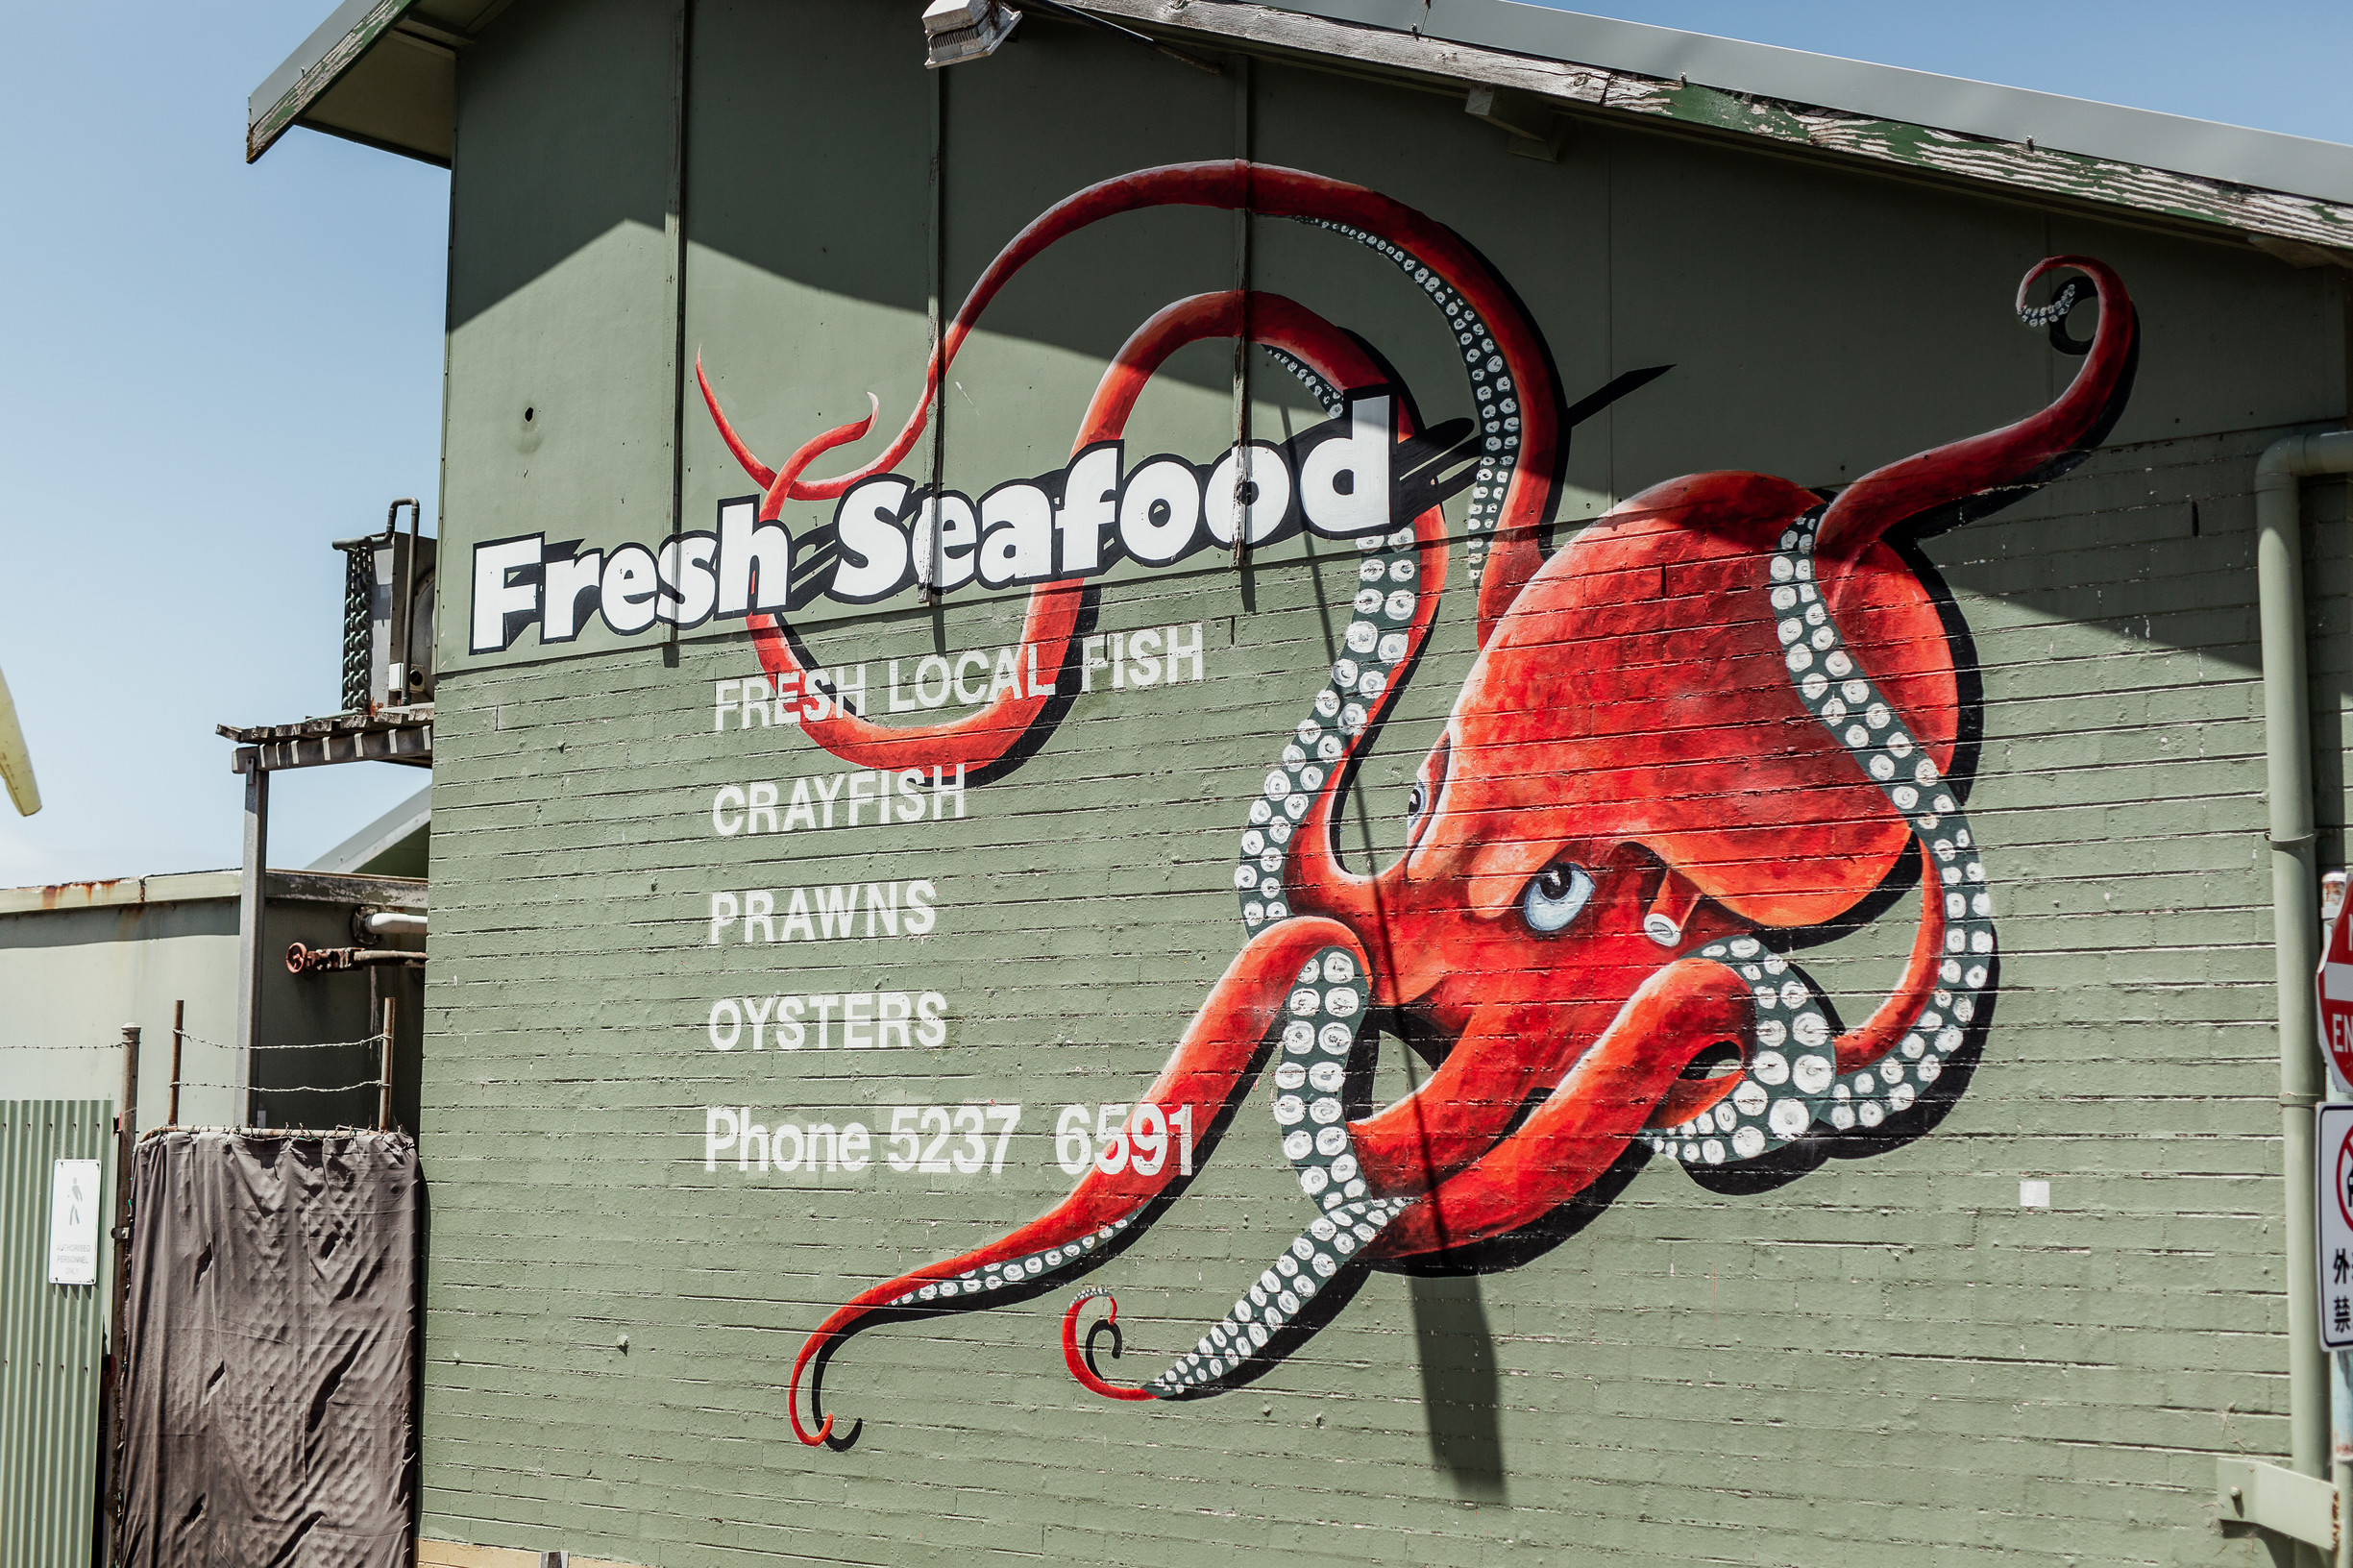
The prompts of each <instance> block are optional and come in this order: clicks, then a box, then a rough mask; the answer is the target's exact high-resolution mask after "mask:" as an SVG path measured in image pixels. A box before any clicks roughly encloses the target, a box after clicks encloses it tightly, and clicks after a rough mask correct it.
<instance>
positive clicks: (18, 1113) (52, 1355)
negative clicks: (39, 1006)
mask: <svg viewBox="0 0 2353 1568" xmlns="http://www.w3.org/2000/svg"><path fill="white" fill-rule="evenodd" d="M113 1115H114V1107H113V1106H112V1105H111V1104H110V1102H108V1101H105V1100H4V1101H0V1562H5V1563H8V1564H10V1565H11V1568H86V1565H87V1563H88V1562H89V1560H90V1530H91V1525H92V1522H93V1519H94V1517H95V1512H96V1507H95V1505H96V1488H97V1475H98V1382H99V1364H100V1358H101V1357H102V1356H103V1355H104V1354H105V1349H106V1339H105V1334H106V1320H107V1311H106V1308H107V1292H106V1287H105V1286H104V1285H51V1284H50V1283H49V1269H48V1258H49V1227H50V1183H51V1173H52V1170H53V1168H54V1167H55V1165H56V1163H57V1162H58V1161H60V1160H96V1161H99V1162H100V1165H99V1169H100V1173H101V1175H100V1188H101V1190H100V1191H98V1192H97V1193H94V1194H92V1197H93V1199H94V1201H95V1202H96V1203H97V1204H98V1206H99V1213H100V1214H101V1215H102V1216H109V1217H102V1218H101V1220H100V1221H99V1223H100V1226H101V1228H102V1229H103V1227H104V1226H105V1225H107V1224H108V1223H110V1216H111V1214H112V1213H113V1211H112V1208H111V1204H112V1201H113V1191H112V1188H113V1186H114V1183H113V1179H112V1177H111V1176H110V1175H108V1174H106V1172H107V1171H108V1169H109V1167H110V1166H111V1165H112V1164H113V1163H114V1162H113V1159H112V1145H111V1143H110V1139H109V1137H108V1129H109V1124H110V1122H111V1121H112V1119H113ZM99 1251H100V1266H99V1268H98V1270H97V1277H98V1279H99V1280H101V1281H105V1280H108V1279H110V1278H111V1277H112V1276H111V1272H110V1270H109V1269H108V1268H107V1267H106V1266H105V1262H106V1258H107V1256H108V1248H107V1247H106V1246H105V1245H104V1244H103V1242H102V1244H101V1246H100V1249H99Z"/></svg>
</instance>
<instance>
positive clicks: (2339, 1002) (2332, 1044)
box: [2317, 898, 2353, 1093]
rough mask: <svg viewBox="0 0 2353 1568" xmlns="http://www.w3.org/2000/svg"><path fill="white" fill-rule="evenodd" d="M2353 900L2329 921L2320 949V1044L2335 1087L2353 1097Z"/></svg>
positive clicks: (2345, 904) (2343, 905) (2346, 903)
mask: <svg viewBox="0 0 2353 1568" xmlns="http://www.w3.org/2000/svg"><path fill="white" fill-rule="evenodd" d="M2348 943H2353V898H2348V899H2346V900H2345V902H2344V903H2343V904H2342V905H2341V906H2340V907H2339V909H2338V911H2337V918H2336V919H2333V920H2331V921H2329V925H2328V941H2327V942H2326V943H2323V944H2322V946H2321V948H2320V973H2319V975H2318V977H2317V979H2318V984H2319V988H2320V1041H2321V1043H2322V1044H2324V1045H2326V1046H2327V1047H2328V1065H2329V1071H2331V1072H2333V1073H2335V1074H2336V1075H2337V1087H2338V1088H2339V1089H2341V1090H2345V1091H2346V1092H2347V1093H2353V945H2349V944H2348Z"/></svg>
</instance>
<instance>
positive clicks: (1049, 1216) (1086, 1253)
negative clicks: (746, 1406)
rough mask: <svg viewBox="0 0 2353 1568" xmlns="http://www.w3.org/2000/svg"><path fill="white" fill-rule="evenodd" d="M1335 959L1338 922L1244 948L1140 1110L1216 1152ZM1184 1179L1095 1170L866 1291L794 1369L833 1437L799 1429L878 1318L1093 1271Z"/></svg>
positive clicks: (813, 1438)
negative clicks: (1302, 990)
mask: <svg viewBox="0 0 2353 1568" xmlns="http://www.w3.org/2000/svg"><path fill="white" fill-rule="evenodd" d="M1328 950H1339V951H1347V952H1355V953H1358V954H1361V952H1362V949H1361V947H1360V946H1359V945H1358V944H1357V943H1356V939H1355V938H1354V937H1353V936H1352V935H1350V934H1349V933H1348V932H1347V931H1346V930H1345V929H1343V928H1342V927H1340V926H1338V925H1336V924H1335V923H1334V922H1332V921H1330V920H1320V919H1299V920H1289V921H1286V922H1285V923H1284V924H1282V925H1281V926H1278V927H1276V928H1274V929H1272V930H1269V931H1267V932H1265V933H1263V934H1262V935H1261V936H1259V937H1258V938H1256V939H1254V940H1253V941H1251V942H1250V943H1247V944H1246V945H1244V946H1243V948H1242V950H1241V951H1240V952H1239V953H1238V954H1236V955H1235V958H1234V962H1233V963H1232V964H1230V965H1228V966H1227V967H1226V971H1225V973H1224V974H1223V975H1221V976H1219V977H1218V980H1217V983H1216V985H1215V986H1213V987H1212V988H1211V991H1210V994H1209V997H1208V999H1207V1000H1206V1001H1204V1002H1203V1003H1202V1005H1201V1011H1200V1012H1199V1013H1197V1014H1195V1015H1194V1016H1193V1020H1192V1022H1191V1024H1190V1025H1189V1026H1188V1027H1187V1029H1186V1031H1185V1036H1184V1038H1183V1040H1181V1041H1179V1042H1178V1044H1177V1047H1176V1050H1175V1051H1174V1052H1173V1053H1172V1054H1171V1055H1170V1056H1169V1058H1168V1063H1167V1066H1164V1067H1163V1068H1162V1069H1161V1073H1160V1076H1159V1077H1158V1078H1157V1079H1156V1080H1155V1081H1154V1082H1153V1085H1152V1087H1151V1088H1150V1089H1149V1090H1146V1091H1145V1092H1144V1095H1143V1096H1142V1099H1141V1101H1140V1103H1142V1104H1152V1105H1158V1106H1160V1107H1162V1108H1163V1114H1164V1115H1166V1116H1169V1117H1171V1118H1173V1117H1174V1115H1176V1114H1177V1113H1179V1112H1180V1111H1183V1110H1185V1109H1188V1108H1189V1109H1190V1110H1191V1111H1192V1112H1193V1125H1194V1126H1195V1127H1196V1128H1197V1129H1200V1130H1201V1135H1200V1136H1199V1137H1198V1139H1197V1142H1196V1145H1195V1153H1196V1158H1198V1157H1199V1156H1200V1155H1201V1154H1203V1153H1206V1152H1207V1151H1208V1150H1209V1149H1210V1148H1212V1147H1213V1145H1214V1140H1215V1135H1216V1132H1217V1127H1218V1120H1219V1117H1220V1115H1222V1113H1223V1112H1224V1110H1225V1108H1226V1107H1227V1106H1229V1105H1230V1104H1232V1103H1233V1102H1234V1101H1235V1100H1236V1099H1238V1098H1239V1097H1240V1096H1241V1095H1242V1094H1245V1093H1247V1092H1248V1091H1249V1088H1250V1085H1251V1084H1252V1083H1253V1082H1255V1081H1256V1080H1257V1077H1258V1073H1259V1069H1260V1067H1261V1066H1262V1063H1263V1061H1264V1059H1265V1056H1266V1051H1267V1042H1268V1038H1269V1035H1270V1033H1271V1032H1272V1031H1273V1029H1274V1027H1275V1025H1276V1023H1277V1022H1278V1021H1279V1019H1280V1018H1281V1017H1282V1016H1283V1014H1284V1010H1285V1008H1286V1006H1287V1002H1288V999H1289V997H1290V996H1291V994H1292V992H1293V990H1294V987H1295V982H1296V978H1297V975H1298V971H1299V968H1300V966H1301V964H1302V963H1303V962H1305V961H1306V960H1307V959H1309V958H1311V957H1313V956H1316V955H1320V954H1321V953H1323V952H1325V951H1328ZM1359 961H1361V960H1359ZM1187 1180H1188V1178H1187V1177H1185V1176H1184V1175H1182V1174H1181V1173H1180V1171H1179V1168H1178V1164H1177V1162H1176V1161H1174V1160H1164V1161H1163V1162H1162V1163H1161V1164H1160V1166H1159V1167H1158V1168H1157V1169H1155V1170H1151V1171H1140V1170H1138V1169H1137V1168H1136V1164H1135V1163H1134V1162H1133V1161H1131V1162H1129V1163H1128V1164H1124V1165H1122V1166H1121V1167H1120V1168H1119V1169H1118V1170H1117V1171H1115V1172H1106V1171H1104V1170H1103V1169H1102V1167H1101V1166H1099V1165H1098V1166H1095V1167H1093V1168H1091V1169H1090V1170H1089V1171H1088V1172H1087V1174H1086V1175H1085V1176H1083V1177H1081V1178H1080V1180H1079V1184H1078V1186H1077V1187H1076V1188H1073V1189H1072V1190H1071V1192H1070V1195H1069V1196H1068V1197H1066V1198H1065V1199H1063V1201H1062V1202H1060V1203H1059V1204H1056V1205H1055V1206H1054V1207H1053V1208H1052V1209H1050V1210H1048V1211H1047V1212H1046V1213H1042V1214H1041V1215H1039V1216H1038V1217H1037V1218H1036V1219H1034V1220H1032V1221H1030V1222H1029V1223H1028V1224H1027V1225H1024V1226H1022V1227H1020V1228H1019V1229H1018V1230H1016V1231H1013V1232H1011V1233H1010V1234H1008V1235H1006V1236H1002V1237H998V1238H997V1239H995V1240H993V1241H992V1242H990V1243H988V1244H987V1245H986V1246H982V1247H977V1248H975V1249H973V1250H972V1251H970V1252H968V1253H965V1254H963V1255H961V1256H959V1257H955V1258H949V1259H945V1260H943V1261H942V1262H935V1263H927V1264H925V1265H924V1266H922V1267H920V1268H918V1269H914V1270H911V1271H909V1272H908V1273H905V1274H902V1275H900V1276H899V1277H897V1278H896V1279H893V1280H888V1281H885V1282H884V1283H882V1284H880V1285H876V1286H873V1287H871V1288H870V1289H868V1290H864V1291H861V1292H860V1293H859V1294H858V1295H856V1296H854V1297H852V1298H851V1299H850V1300H849V1301H847V1302H846V1303H844V1304H843V1305H842V1306H841V1307H840V1308H838V1309H836V1310H835V1311H834V1312H833V1313H832V1314H831V1315H829V1316H828V1317H827V1318H826V1319H825V1320H824V1321H823V1322H822V1323H821V1324H820V1325H818V1327H817V1330H816V1331H815V1332H814V1333H813V1334H811V1335H809V1337H808V1339H807V1341H806V1342H804V1343H803V1344H802V1346H801V1349H800V1354H799V1356H798V1358H797V1359H796V1360H795V1361H794V1363H793V1380H792V1385H791V1389H790V1397H791V1401H792V1408H793V1411H794V1416H793V1430H794V1432H795V1433H796V1434H797V1435H798V1436H799V1437H800V1439H801V1441H802V1442H804V1443H808V1444H811V1445H812V1446H814V1445H815V1444H818V1443H821V1442H822V1441H824V1439H825V1428H824V1426H823V1425H820V1427H819V1428H818V1429H817V1431H816V1432H814V1433H812V1432H811V1431H810V1430H809V1429H808V1428H806V1427H804V1426H803V1425H802V1424H801V1421H800V1416H799V1408H800V1406H799V1388H800V1380H801V1375H802V1372H803V1369H804V1368H805V1367H807V1366H808V1364H809V1363H810V1361H811V1360H812V1359H814V1358H816V1357H818V1356H819V1355H821V1353H825V1352H828V1351H829V1349H830V1347H832V1346H833V1345H834V1344H835V1343H837V1342H838V1341H840V1340H842V1339H846V1338H847V1337H848V1336H849V1335H852V1334H855V1333H857V1332H858V1331H859V1330H860V1329H862V1328H865V1327H867V1326H868V1325H869V1324H870V1323H871V1322H872V1321H873V1320H874V1318H875V1317H876V1316H877V1315H878V1314H880V1313H882V1312H885V1311H895V1312H899V1313H908V1312H924V1311H972V1310H974V1309H978V1308H986V1307H993V1306H996V1305H998V1304H999V1303H1001V1302H1004V1301H1008V1300H1013V1299H1016V1298H1017V1296H1028V1295H1032V1294H1035V1293H1036V1292H1037V1290H1039V1289H1041V1288H1044V1287H1047V1286H1052V1285H1054V1284H1056V1283H1059V1282H1061V1281H1066V1280H1068V1279H1071V1278H1074V1277H1076V1276H1078V1275H1081V1274H1084V1273H1086V1272H1088V1271H1090V1270H1091V1269H1092V1268H1094V1267H1095V1266H1096V1265H1097V1264H1099V1263H1101V1262H1103V1261H1104V1259H1106V1258H1108V1257H1110V1256H1111V1255H1112V1254H1113V1253H1115V1252H1116V1251H1117V1250H1118V1248H1119V1245H1120V1244H1121V1243H1122V1241H1123V1239H1124V1238H1126V1237H1127V1236H1128V1234H1129V1232H1130V1230H1131V1228H1132V1227H1134V1226H1135V1225H1137V1224H1138V1223H1139V1221H1140V1217H1141V1216H1142V1215H1143V1213H1144V1212H1145V1210H1146V1209H1147V1208H1149V1207H1150V1206H1151V1205H1152V1204H1153V1203H1155V1202H1156V1201H1159V1200H1161V1199H1164V1198H1167V1197H1173V1196H1174V1195H1175V1194H1176V1193H1177V1192H1178V1191H1180V1190H1182V1188H1183V1187H1184V1185H1185V1183H1186V1181H1187ZM831 1419H832V1418H831V1417H830V1416H827V1417H826V1418H825V1420H826V1421H828V1422H830V1420H831Z"/></svg>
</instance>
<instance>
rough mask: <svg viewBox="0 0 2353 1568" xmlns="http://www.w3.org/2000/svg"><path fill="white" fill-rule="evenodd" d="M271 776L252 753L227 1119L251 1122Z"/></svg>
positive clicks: (239, 904)
mask: <svg viewBox="0 0 2353 1568" xmlns="http://www.w3.org/2000/svg"><path fill="white" fill-rule="evenodd" d="M269 852H270V774H269V770H268V769H266V768H264V767H263V766H262V765H261V756H260V753H259V750H258V748H257V750H256V752H255V755H254V757H253V765H252V767H251V769H250V770H249V771H248V772H246V774H245V877H244V880H243V881H242V882H241V883H239V884H238V888H237V971H238V972H237V1062H236V1080H237V1091H238V1092H237V1098H236V1103H235V1107H234V1109H233V1111H232V1113H231V1115H232V1118H233V1119H234V1120H237V1121H244V1122H250V1121H252V1120H253V1117H254V1107H253V1095H252V1094H251V1093H249V1092H247V1090H250V1089H251V1088H252V1087H253V1081H254V1080H253V1064H254V1046H255V1045H256V1044H257V1043H258V1041H257V1038H256V1037H257V1033H258V1031H259V1029H260V1027H261V944H262V941H263V928H264V926H265V925H266V924H267V923H268V918H269V900H268V898H267V896H266V894H267V889H268V882H269V872H268V870H266V869H265V866H266V863H267V861H268V859H269Z"/></svg>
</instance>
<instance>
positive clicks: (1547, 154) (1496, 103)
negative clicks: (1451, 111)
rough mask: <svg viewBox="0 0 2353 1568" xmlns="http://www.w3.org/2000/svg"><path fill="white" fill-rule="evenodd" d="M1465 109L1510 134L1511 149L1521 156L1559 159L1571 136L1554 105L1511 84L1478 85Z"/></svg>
mask: <svg viewBox="0 0 2353 1568" xmlns="http://www.w3.org/2000/svg"><path fill="white" fill-rule="evenodd" d="M1462 108H1463V110H1464V112H1466V113H1468V114H1469V115H1470V117H1471V118H1472V119H1474V120H1484V121H1486V122H1487V123H1488V124H1489V125H1491V126H1494V127H1495V128H1496V129H1497V130H1499V131H1502V132H1504V133H1506V134H1507V135H1509V136H1510V137H1511V150H1512V151H1513V152H1515V153H1517V154H1519V155H1520V156H1521V157H1522V158H1533V159H1542V160H1543V161H1544V162H1547V163H1552V162H1556V161H1558V159H1559V158H1560V149H1561V147H1562V145H1563V144H1564V143H1565V142H1566V141H1567V139H1568V135H1567V133H1566V131H1565V130H1563V128H1562V126H1561V124H1560V120H1559V118H1558V116H1557V115H1556V114H1555V113H1554V111H1553V106H1552V105H1550V104H1548V103H1546V102H1545V101H1544V100H1543V99H1541V98H1538V97H1537V96H1536V95H1535V94H1533V93H1531V92H1520V91H1516V90H1514V89H1513V88H1510V87H1491V86H1476V87H1473V88H1471V90H1470V93H1469V94H1468V96H1466V97H1465V98H1464V99H1463V103H1462Z"/></svg>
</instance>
